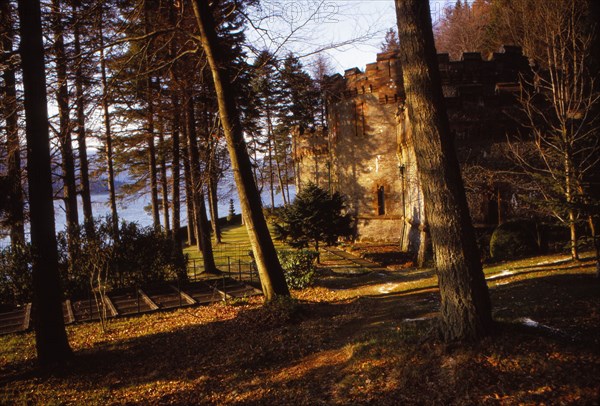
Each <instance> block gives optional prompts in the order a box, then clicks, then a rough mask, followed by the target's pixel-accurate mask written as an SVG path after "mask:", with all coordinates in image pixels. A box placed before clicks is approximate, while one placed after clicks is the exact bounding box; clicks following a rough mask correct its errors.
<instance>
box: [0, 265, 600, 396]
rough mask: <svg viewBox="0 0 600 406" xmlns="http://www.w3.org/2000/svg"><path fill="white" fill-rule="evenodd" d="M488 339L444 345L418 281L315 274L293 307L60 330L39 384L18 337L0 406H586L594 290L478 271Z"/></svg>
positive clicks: (598, 359) (597, 357) (560, 269)
mask: <svg viewBox="0 0 600 406" xmlns="http://www.w3.org/2000/svg"><path fill="white" fill-rule="evenodd" d="M486 275H487V278H488V283H489V286H490V291H491V294H492V300H493V304H494V309H495V310H494V312H495V318H496V320H497V321H498V328H497V331H496V332H495V334H493V335H492V336H490V337H488V338H486V339H484V340H483V341H482V342H480V343H477V344H472V345H456V344H443V343H441V342H440V341H439V340H437V338H436V337H435V334H434V333H433V332H434V331H435V330H434V329H433V326H434V320H435V316H436V314H437V309H438V293H437V291H436V280H435V276H434V275H433V273H432V271H431V270H414V269H405V270H401V271H382V272H371V273H369V274H363V275H359V276H340V275H339V274H336V273H334V272H328V271H326V270H324V271H323V272H322V273H321V277H320V278H319V279H318V281H317V283H316V285H315V286H313V287H311V288H308V289H305V290H302V291H295V292H294V297H295V300H293V301H284V302H280V303H277V304H275V305H271V306H266V307H264V306H262V304H261V299H260V298H254V299H248V300H241V301H238V302H235V303H233V304H231V303H230V304H228V305H225V304H215V305H211V306H206V307H197V308H186V309H179V310H176V311H173V312H165V313H154V314H148V315H145V316H142V317H138V318H124V319H117V320H113V321H111V323H110V324H109V329H108V331H107V332H102V331H101V330H100V327H99V325H97V324H94V323H89V324H81V325H75V326H70V327H69V328H68V334H69V339H70V342H71V345H72V346H73V348H74V350H75V353H76V357H75V359H74V360H73V361H71V363H70V364H69V365H68V366H66V367H64V368H62V369H60V370H58V371H53V372H52V373H50V372H49V371H44V370H39V369H36V368H35V364H34V354H35V352H34V342H33V335H32V334H31V333H27V334H21V335H11V336H5V337H0V403H16V404H86V405H89V404H135V403H140V404H190V403H195V404H310V405H315V404H378V405H379V404H383V405H385V404H461V405H462V404H598V401H599V399H600V392H599V388H600V282H599V281H598V280H597V279H595V278H594V267H593V262H592V261H591V260H590V259H588V260H585V261H582V262H580V263H573V262H570V261H568V260H567V258H566V257H564V256H559V255H557V256H547V257H536V258H530V259H525V260H521V261H515V262H507V263H501V264H496V265H494V266H493V267H488V268H486Z"/></svg>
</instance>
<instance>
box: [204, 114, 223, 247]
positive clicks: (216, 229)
mask: <svg viewBox="0 0 600 406" xmlns="http://www.w3.org/2000/svg"><path fill="white" fill-rule="evenodd" d="M204 131H205V134H206V145H207V147H208V151H207V156H208V170H207V175H208V176H207V181H208V182H207V186H208V208H209V210H210V218H211V219H212V221H211V225H212V231H213V236H214V237H215V242H216V243H217V244H220V243H221V226H220V225H219V198H218V196H217V185H218V178H219V174H218V173H217V171H218V167H217V159H216V155H215V154H216V148H217V142H218V141H217V138H216V136H215V137H213V136H212V135H211V131H210V126H209V117H208V111H207V109H206V107H205V108H204Z"/></svg>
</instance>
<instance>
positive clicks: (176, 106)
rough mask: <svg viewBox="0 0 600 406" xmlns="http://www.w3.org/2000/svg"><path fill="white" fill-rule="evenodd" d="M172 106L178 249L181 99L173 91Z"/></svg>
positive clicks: (174, 218) (175, 234) (177, 240)
mask: <svg viewBox="0 0 600 406" xmlns="http://www.w3.org/2000/svg"><path fill="white" fill-rule="evenodd" d="M171 104H172V105H173V133H172V134H171V152H172V154H173V162H172V164H171V192H172V198H171V200H172V203H171V210H172V217H173V230H172V237H173V240H174V241H175V243H176V245H177V247H178V248H181V238H180V235H179V229H180V228H181V199H180V193H181V191H180V183H181V174H180V172H181V158H180V148H181V147H180V145H179V144H180V143H179V135H180V127H181V120H180V115H179V114H180V113H179V99H178V98H177V96H176V94H175V91H174V90H173V92H172V96H171Z"/></svg>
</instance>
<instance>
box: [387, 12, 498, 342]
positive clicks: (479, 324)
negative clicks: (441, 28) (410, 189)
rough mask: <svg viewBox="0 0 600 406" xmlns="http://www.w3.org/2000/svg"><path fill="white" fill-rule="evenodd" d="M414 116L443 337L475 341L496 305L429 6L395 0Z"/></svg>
mask: <svg viewBox="0 0 600 406" xmlns="http://www.w3.org/2000/svg"><path fill="white" fill-rule="evenodd" d="M395 3H396V16H397V19H398V33H399V37H400V44H401V48H400V62H401V64H402V70H403V78H404V87H405V92H406V107H407V110H408V111H407V113H408V118H409V121H410V123H411V126H412V128H413V133H414V135H415V143H414V148H415V152H416V156H417V168H418V171H419V179H420V181H421V184H422V185H423V194H424V198H425V203H426V204H425V211H426V218H427V222H428V225H429V227H430V233H431V239H432V243H433V249H434V256H435V264H436V270H437V273H438V280H439V288H440V295H441V309H440V312H441V317H440V321H441V323H440V327H441V333H442V335H443V337H444V339H446V340H448V341H451V340H475V339H479V338H480V337H482V336H484V335H486V334H487V333H489V331H490V329H491V327H492V316H491V304H490V298H489V293H488V289H487V285H486V282H485V279H484V276H483V271H482V267H481V261H480V258H479V252H478V249H477V243H476V240H475V233H474V230H473V226H472V224H471V219H470V216H469V211H468V207H467V202H466V198H465V192H464V187H463V183H462V179H461V177H460V168H459V165H458V160H457V158H456V154H455V152H454V149H453V145H452V141H451V137H450V127H449V123H448V117H447V114H446V111H445V107H444V99H443V95H442V87H441V80H440V75H439V70H438V69H439V68H438V62H437V55H436V51H435V46H434V41H433V32H432V26H431V15H430V10H429V3H428V2H426V1H420V0H396V1H395Z"/></svg>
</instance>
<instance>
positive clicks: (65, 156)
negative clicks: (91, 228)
mask: <svg viewBox="0 0 600 406" xmlns="http://www.w3.org/2000/svg"><path fill="white" fill-rule="evenodd" d="M52 7H53V9H54V10H53V11H52V28H53V31H54V54H55V58H56V80H57V82H58V83H57V88H58V91H57V94H56V104H57V105H58V115H59V121H60V125H59V131H60V133H59V135H58V140H59V145H60V154H61V160H62V165H61V168H62V176H63V183H64V187H63V200H64V202H65V212H66V222H67V245H68V251H69V271H70V272H71V269H70V268H71V266H72V262H73V256H74V255H76V253H75V249H76V248H75V240H76V239H77V228H78V226H79V216H78V208H77V188H76V186H75V163H74V159H73V145H72V140H71V119H70V107H69V88H68V83H67V57H66V55H65V44H64V32H63V31H64V27H63V21H62V18H61V15H62V13H61V3H60V0H52Z"/></svg>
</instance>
